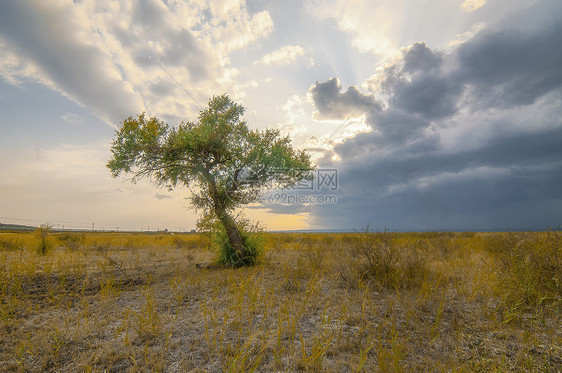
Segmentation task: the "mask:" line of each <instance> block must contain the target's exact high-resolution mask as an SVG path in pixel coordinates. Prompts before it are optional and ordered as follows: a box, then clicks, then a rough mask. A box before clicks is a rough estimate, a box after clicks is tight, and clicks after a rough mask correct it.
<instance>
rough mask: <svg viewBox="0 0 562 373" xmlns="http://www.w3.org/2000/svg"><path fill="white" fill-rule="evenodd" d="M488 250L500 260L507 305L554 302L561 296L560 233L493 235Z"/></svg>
mask: <svg viewBox="0 0 562 373" xmlns="http://www.w3.org/2000/svg"><path fill="white" fill-rule="evenodd" d="M487 241H488V242H487V249H488V250H489V251H490V252H492V253H493V254H494V255H495V256H496V258H497V261H498V263H499V266H498V272H499V276H500V277H501V278H502V281H501V282H500V286H501V290H502V297H503V299H504V301H505V302H506V303H507V304H508V306H513V305H515V304H522V305H526V306H536V305H539V304H544V303H547V304H554V305H558V306H560V303H561V299H562V247H561V244H562V241H561V238H560V232H555V231H549V232H540V233H520V234H501V233H498V234H494V235H491V236H490V237H489V238H488V240H487Z"/></svg>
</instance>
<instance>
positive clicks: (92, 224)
mask: <svg viewBox="0 0 562 373" xmlns="http://www.w3.org/2000/svg"><path fill="white" fill-rule="evenodd" d="M92 234H94V223H92Z"/></svg>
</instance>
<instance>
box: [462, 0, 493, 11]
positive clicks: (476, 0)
mask: <svg viewBox="0 0 562 373" xmlns="http://www.w3.org/2000/svg"><path fill="white" fill-rule="evenodd" d="M486 1H487V0H464V1H463V3H462V4H461V9H462V10H464V11H465V12H474V11H475V10H477V9H480V8H482V7H483V6H484V5H486Z"/></svg>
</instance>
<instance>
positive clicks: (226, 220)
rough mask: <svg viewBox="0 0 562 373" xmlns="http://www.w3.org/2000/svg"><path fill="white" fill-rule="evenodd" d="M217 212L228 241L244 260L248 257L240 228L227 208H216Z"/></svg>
mask: <svg viewBox="0 0 562 373" xmlns="http://www.w3.org/2000/svg"><path fill="white" fill-rule="evenodd" d="M215 214H216V215H217V217H218V218H219V221H220V222H221V224H222V226H223V227H224V229H225V230H226V235H227V236H228V242H229V243H230V246H232V248H233V249H234V251H235V252H236V254H237V255H238V260H243V259H244V258H245V257H246V250H245V247H244V241H243V240H242V236H241V235H240V230H239V229H238V226H237V225H236V222H235V221H234V219H232V217H231V216H230V215H228V214H227V212H226V210H224V209H220V208H215Z"/></svg>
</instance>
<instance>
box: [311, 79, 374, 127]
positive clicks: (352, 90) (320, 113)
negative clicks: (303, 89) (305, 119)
mask: <svg viewBox="0 0 562 373" xmlns="http://www.w3.org/2000/svg"><path fill="white" fill-rule="evenodd" d="M341 90H342V87H341V84H340V82H339V80H338V79H337V78H332V79H330V80H328V81H326V82H324V83H319V82H317V83H316V84H315V85H314V86H313V87H311V88H310V90H309V93H310V95H311V96H312V100H313V101H314V105H315V107H316V110H317V114H316V117H317V119H334V120H340V119H346V118H347V117H348V116H349V115H352V114H354V113H355V112H359V113H362V111H365V110H367V109H368V110H380V105H379V104H378V103H377V102H376V101H375V100H374V98H373V97H371V96H368V95H364V94H362V93H361V92H359V90H358V89H357V88H356V87H353V86H351V87H349V88H348V89H347V91H345V92H344V93H341ZM361 110H362V111H361Z"/></svg>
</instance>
